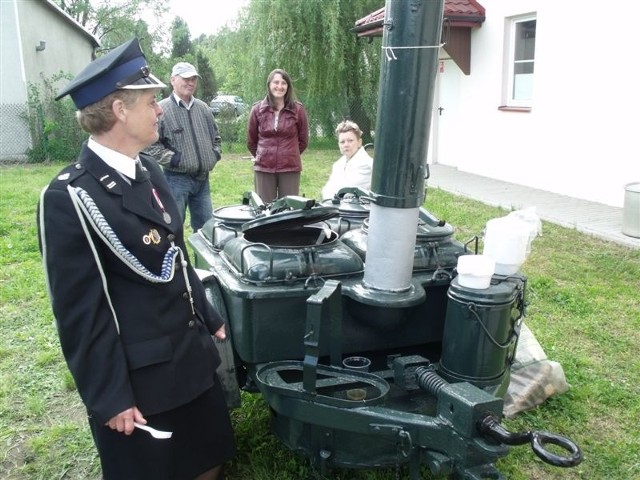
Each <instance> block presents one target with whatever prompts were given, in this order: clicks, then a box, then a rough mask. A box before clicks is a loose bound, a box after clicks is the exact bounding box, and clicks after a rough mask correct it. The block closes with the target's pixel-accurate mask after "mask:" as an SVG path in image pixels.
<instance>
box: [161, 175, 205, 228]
mask: <svg viewBox="0 0 640 480" xmlns="http://www.w3.org/2000/svg"><path fill="white" fill-rule="evenodd" d="M164 176H165V178H166V179H167V183H168V184H169V188H170V189H171V193H173V198H174V199H175V201H176V203H177V204H178V210H179V211H180V214H181V215H182V221H183V222H184V219H185V215H186V213H187V207H189V213H190V214H191V228H192V229H193V231H194V232H197V231H198V230H200V228H202V226H203V225H204V224H205V222H206V221H207V220H209V219H210V218H211V217H213V205H212V203H211V191H210V190H209V176H208V175H207V178H206V179H204V180H196V179H195V178H193V177H192V176H191V175H187V174H184V173H174V172H169V171H167V170H165V172H164Z"/></svg>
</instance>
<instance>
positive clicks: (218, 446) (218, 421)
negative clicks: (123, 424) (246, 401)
mask: <svg viewBox="0 0 640 480" xmlns="http://www.w3.org/2000/svg"><path fill="white" fill-rule="evenodd" d="M216 380H217V379H216ZM142 413H143V415H144V412H142ZM145 419H146V420H147V425H149V426H150V427H153V428H155V429H157V430H163V431H169V432H173V435H172V436H171V438H169V439H156V438H153V437H152V436H151V435H150V434H149V433H148V432H146V431H143V430H141V429H139V428H136V429H135V430H134V432H133V433H132V434H131V435H125V434H124V433H120V432H118V431H117V430H112V429H111V428H109V427H107V426H104V425H96V422H95V420H93V419H91V418H90V419H89V424H90V426H91V431H92V434H93V439H94V441H95V444H96V447H97V448H98V453H99V455H100V463H101V465H102V474H103V478H104V479H105V480H149V479H154V480H193V479H194V478H196V477H197V476H198V475H200V474H202V473H204V472H206V471H207V470H209V469H211V468H213V467H215V466H217V465H221V464H223V463H224V462H226V461H228V460H230V459H231V458H232V457H233V455H234V454H235V444H234V439H233V429H232V427H231V420H230V418H229V412H228V410H227V405H226V403H225V399H224V393H223V391H222V388H221V387H220V382H219V381H216V383H215V385H214V386H213V387H212V388H211V389H209V390H207V391H206V392H205V393H203V394H202V395H201V396H199V397H198V398H196V399H195V400H193V401H192V402H190V403H188V404H186V405H182V406H180V407H178V408H176V409H174V410H171V411H168V412H163V413H159V414H157V415H150V416H145Z"/></svg>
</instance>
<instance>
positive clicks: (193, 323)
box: [189, 320, 196, 328]
mask: <svg viewBox="0 0 640 480" xmlns="http://www.w3.org/2000/svg"><path fill="white" fill-rule="evenodd" d="M195 324H196V322H195V320H189V328H193V326H194V325H195Z"/></svg>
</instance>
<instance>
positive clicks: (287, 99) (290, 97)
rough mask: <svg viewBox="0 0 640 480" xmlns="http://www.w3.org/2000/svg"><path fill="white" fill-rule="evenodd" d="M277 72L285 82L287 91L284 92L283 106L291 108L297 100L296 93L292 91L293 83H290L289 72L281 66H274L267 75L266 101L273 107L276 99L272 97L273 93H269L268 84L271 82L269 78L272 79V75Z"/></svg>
mask: <svg viewBox="0 0 640 480" xmlns="http://www.w3.org/2000/svg"><path fill="white" fill-rule="evenodd" d="M278 73H279V74H280V75H281V76H282V79H283V80H284V81H285V82H287V93H285V94H284V106H285V108H292V107H293V104H294V102H295V101H296V100H297V98H296V94H295V93H294V92H293V83H291V77H290V76H289V74H288V73H287V72H285V71H284V70H282V69H281V68H276V69H275V70H273V71H272V72H271V73H270V74H269V76H268V77H267V101H268V102H269V106H270V107H271V108H275V106H276V101H275V98H273V95H271V90H270V89H269V84H270V83H271V80H273V77H275V76H276V75H277V74H278Z"/></svg>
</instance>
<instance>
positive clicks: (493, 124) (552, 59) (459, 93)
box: [434, 0, 640, 206]
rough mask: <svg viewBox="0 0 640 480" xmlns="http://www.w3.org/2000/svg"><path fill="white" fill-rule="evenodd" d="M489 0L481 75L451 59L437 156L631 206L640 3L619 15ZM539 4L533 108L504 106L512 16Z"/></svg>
mask: <svg viewBox="0 0 640 480" xmlns="http://www.w3.org/2000/svg"><path fill="white" fill-rule="evenodd" d="M481 3H482V5H483V6H484V7H485V8H486V17H487V18H486V21H485V22H484V23H483V25H482V27H480V28H478V29H474V31H473V33H472V46H471V75H468V76H466V75H464V74H462V72H461V71H460V70H459V69H458V68H457V67H456V65H455V64H454V63H453V62H452V61H450V60H443V64H442V65H443V68H444V71H443V72H442V73H440V74H439V84H440V86H439V97H440V98H439V106H441V107H443V108H444V110H443V112H442V115H441V116H440V118H439V127H438V132H439V133H438V140H437V142H438V144H439V145H438V148H437V152H438V154H437V156H436V157H435V158H434V161H437V162H438V163H441V164H445V165H452V166H456V167H458V168H459V169H461V170H464V171H469V172H473V173H476V174H479V175H483V176H488V177H492V178H497V179H500V180H505V181H508V182H513V183H518V184H522V185H526V186H530V187H534V188H538V189H542V190H547V191H551V192H555V193H559V194H563V195H567V196H570V197H577V198H583V199H587V200H591V201H595V202H599V203H604V204H608V205H613V206H622V205H623V202H624V191H625V189H624V187H625V185H626V184H627V183H630V182H637V181H640V161H639V160H638V154H637V149H636V143H637V142H636V138H637V137H638V133H637V132H636V130H637V129H636V128H634V125H635V124H637V122H636V120H635V112H636V111H637V109H638V107H640V90H639V89H638V88H637V86H636V85H635V84H636V83H637V80H636V78H635V76H634V74H633V69H632V66H631V64H630V62H633V60H632V59H633V58H635V56H636V55H635V54H636V52H635V51H634V48H635V47H634V45H637V39H636V35H635V33H634V31H635V29H634V24H633V22H634V21H635V19H636V18H638V15H639V14H640V4H638V3H635V2H625V4H624V10H625V11H624V13H623V14H621V13H620V12H618V13H616V15H615V22H613V23H612V22H611V18H612V12H610V11H609V10H607V9H606V8H602V7H600V4H588V5H587V4H584V3H579V2H575V1H570V2H543V1H535V0H508V1H505V0H483V1H481ZM598 7H600V8H598ZM530 12H535V13H536V15H537V25H536V46H535V48H536V50H535V77H534V94H533V95H534V98H533V103H532V108H531V111H530V112H514V111H499V110H498V107H499V106H500V105H502V103H503V102H502V96H501V93H502V85H503V52H504V47H505V45H504V37H505V19H506V18H508V17H511V16H515V15H521V14H526V13H530ZM605 19H609V20H606V21H605ZM437 106H438V101H436V107H437Z"/></svg>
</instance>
